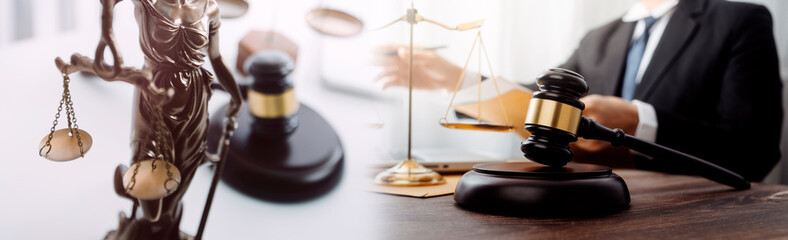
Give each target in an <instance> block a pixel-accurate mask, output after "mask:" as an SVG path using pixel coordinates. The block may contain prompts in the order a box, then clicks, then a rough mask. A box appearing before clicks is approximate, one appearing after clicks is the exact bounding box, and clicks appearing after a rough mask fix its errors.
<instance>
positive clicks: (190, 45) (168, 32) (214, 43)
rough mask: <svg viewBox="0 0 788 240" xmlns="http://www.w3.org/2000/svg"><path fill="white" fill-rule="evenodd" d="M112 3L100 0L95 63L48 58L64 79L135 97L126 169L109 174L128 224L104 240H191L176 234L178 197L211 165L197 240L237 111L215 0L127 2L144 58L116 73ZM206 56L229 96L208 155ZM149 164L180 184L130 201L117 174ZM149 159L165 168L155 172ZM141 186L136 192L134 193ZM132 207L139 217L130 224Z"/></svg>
mask: <svg viewBox="0 0 788 240" xmlns="http://www.w3.org/2000/svg"><path fill="white" fill-rule="evenodd" d="M119 1H120V0H117V1H116V0H101V3H102V4H103V12H102V34H101V41H100V42H99V45H98V49H97V51H96V55H95V61H94V60H91V59H90V58H88V57H85V56H82V55H80V54H74V55H72V56H71V62H70V63H65V62H64V61H63V60H61V59H60V58H58V59H56V64H57V65H58V68H59V69H60V70H61V71H62V72H63V73H64V74H69V73H73V72H77V71H87V72H91V73H94V74H96V75H98V76H99V77H101V78H102V79H104V80H106V81H117V80H120V81H123V82H127V83H131V84H133V85H135V86H136V92H137V93H138V94H137V96H136V97H135V102H134V106H135V109H134V117H133V118H134V126H133V137H132V148H133V151H132V153H133V155H132V159H131V161H132V167H131V168H128V169H127V168H126V167H125V166H123V165H121V166H119V167H118V168H117V169H116V172H115V190H116V192H117V193H118V194H119V195H121V196H123V197H126V198H129V199H131V200H132V201H134V208H133V210H132V213H131V217H129V218H127V217H125V215H124V214H123V213H121V216H120V225H119V227H118V229H117V230H116V231H112V232H110V233H109V234H108V235H107V239H191V237H190V236H187V235H186V234H184V233H182V232H180V230H179V229H178V225H179V223H180V218H181V213H182V205H181V198H182V197H183V194H184V193H185V192H186V189H187V188H188V185H189V182H190V181H191V178H192V177H193V175H194V172H195V170H196V169H197V167H198V166H199V165H201V164H202V163H205V162H216V163H218V167H217V169H216V176H214V181H213V183H212V186H211V191H210V192H209V197H208V202H207V206H206V210H204V213H203V221H202V222H201V225H200V230H199V231H198V234H197V238H198V239H199V238H200V235H201V233H202V228H203V227H204V222H205V218H206V216H207V210H208V209H209V208H210V202H211V199H212V196H213V191H214V189H215V185H216V182H217V180H218V178H217V176H218V175H219V174H221V170H222V166H223V164H222V161H221V158H223V154H224V152H225V149H226V148H227V147H226V145H227V144H228V143H229V137H230V136H231V135H232V132H233V131H234V130H235V125H236V124H235V116H236V115H237V113H238V110H239V108H240V105H241V94H240V91H239V90H238V87H237V85H236V83H235V80H234V78H233V76H232V74H231V73H230V71H229V70H228V69H227V67H226V66H225V64H224V62H223V61H222V57H221V54H220V53H219V42H218V39H219V36H218V29H219V25H220V23H219V9H218V6H217V3H216V1H215V0H132V1H133V3H134V9H135V16H136V19H137V24H138V25H139V28H140V31H139V32H140V45H141V47H142V51H143V52H144V53H145V65H144V67H143V68H142V69H136V68H132V67H124V66H122V64H123V61H122V57H121V55H120V52H119V51H118V50H117V45H116V43H115V39H114V34H113V31H112V18H113V17H112V12H113V8H114V6H115V4H116V3H117V2H119ZM107 47H109V48H110V51H111V52H112V56H113V60H114V62H113V63H112V65H109V64H106V63H104V61H103V56H104V52H105V50H106V48H107ZM206 56H208V57H209V58H210V60H211V65H212V66H213V69H214V72H215V73H216V77H217V78H218V80H219V83H220V84H221V85H222V86H223V87H224V89H228V90H229V91H228V92H229V93H230V95H231V96H232V100H231V103H230V107H229V108H228V110H227V111H226V112H225V113H226V116H227V117H226V121H225V124H224V126H225V127H224V133H223V136H222V138H223V139H225V140H223V141H219V144H220V145H221V146H220V147H219V148H218V149H219V151H218V153H217V154H216V155H213V154H209V153H208V152H207V151H206V135H207V128H208V111H207V107H208V100H209V99H210V96H211V90H210V84H211V82H212V81H213V76H212V75H211V73H210V72H208V71H207V70H205V69H204V68H202V65H203V63H204V61H205V60H204V59H205V57H206ZM150 159H153V160H152V161H153V162H154V164H150V166H151V167H152V168H153V169H156V167H157V166H165V165H166V167H167V174H168V175H170V176H171V172H170V167H171V165H172V167H174V169H176V170H178V171H179V173H180V177H181V178H180V179H179V180H178V181H177V182H167V183H164V185H166V186H164V188H166V191H167V195H162V196H160V197H158V199H153V200H149V199H146V198H145V197H139V195H137V197H135V194H133V193H132V192H131V191H130V190H132V188H133V187H134V186H132V185H131V184H128V183H124V173H128V172H130V171H132V169H134V168H135V166H136V169H134V171H133V172H134V175H136V174H137V171H138V170H139V171H142V170H140V169H142V168H140V165H142V164H141V162H143V161H146V160H147V161H151V160H150ZM157 160H159V161H163V162H164V163H165V164H158V165H156V164H155V163H156V161H157ZM160 163H161V162H160ZM170 164H171V165H170ZM151 171H153V170H151ZM173 171H175V170H173ZM176 172H177V171H176ZM126 175H128V174H126ZM137 177H138V179H137V181H141V180H140V179H139V178H140V177H141V176H137ZM172 179H173V178H172V177H170V178H169V179H168V181H169V180H172ZM132 181H134V177H132ZM173 183H174V184H173ZM168 184H169V185H168ZM138 185H140V184H138ZM142 187H143V186H142V185H140V186H137V190H139V188H142ZM142 190H145V189H142ZM138 207H140V208H141V210H142V211H141V212H142V217H136V212H137V208H138Z"/></svg>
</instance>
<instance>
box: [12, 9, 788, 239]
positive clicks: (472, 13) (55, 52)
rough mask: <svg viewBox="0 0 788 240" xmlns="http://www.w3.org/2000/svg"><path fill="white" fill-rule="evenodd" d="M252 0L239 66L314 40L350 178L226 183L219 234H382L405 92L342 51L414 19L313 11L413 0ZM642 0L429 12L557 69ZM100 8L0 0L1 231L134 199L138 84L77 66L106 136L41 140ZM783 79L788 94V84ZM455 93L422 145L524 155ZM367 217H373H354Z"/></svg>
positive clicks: (431, 99)
mask: <svg viewBox="0 0 788 240" xmlns="http://www.w3.org/2000/svg"><path fill="white" fill-rule="evenodd" d="M250 2H251V3H250V5H251V9H250V11H249V13H248V15H247V16H245V17H243V18H241V19H233V20H224V21H223V24H222V28H221V30H220V33H221V35H222V36H221V41H222V53H223V55H224V58H225V60H226V62H227V65H228V66H235V57H236V53H237V42H238V40H239V39H240V38H241V37H242V36H243V35H244V34H245V33H246V32H247V31H249V30H251V29H272V28H273V29H274V30H277V31H280V32H283V33H284V34H285V35H287V36H289V37H290V38H292V39H293V40H294V41H295V42H296V43H298V44H299V45H300V47H301V53H300V55H299V62H298V65H297V68H296V72H295V73H294V78H295V79H296V86H297V94H298V97H299V99H300V100H301V101H303V102H305V103H307V104H309V105H311V106H313V107H314V108H316V110H317V111H318V112H320V113H322V114H323V115H324V116H325V117H326V118H327V119H328V120H329V122H330V123H331V124H332V125H334V127H335V128H337V130H338V132H339V134H340V137H341V138H342V141H343V142H344V144H345V148H346V150H347V155H346V161H347V169H346V170H347V171H346V173H347V177H345V179H344V180H343V181H342V183H341V184H340V187H339V188H338V189H337V190H335V191H333V192H332V193H330V194H329V195H327V196H325V197H323V198H320V199H317V200H315V201H311V202H307V203H302V204H295V205H288V204H273V203H267V202H261V201H257V200H254V199H251V198H248V197H245V196H243V195H240V194H239V193H237V192H235V191H233V190H232V189H229V188H227V187H226V186H225V185H220V187H219V190H218V192H217V199H216V202H215V203H214V210H213V211H212V215H211V217H212V220H211V222H210V223H209V224H208V228H209V229H208V230H207V231H206V234H207V235H206V236H207V237H209V238H210V239H226V237H225V236H227V235H228V234H242V236H246V235H248V234H254V233H258V234H260V235H263V234H265V235H268V236H273V237H275V238H276V237H279V238H314V237H318V236H324V235H325V236H339V235H338V234H340V233H342V234H346V233H345V232H351V233H350V234H357V235H353V236H361V237H364V238H366V237H367V236H369V234H374V232H375V231H376V230H375V229H377V228H378V227H380V226H377V225H375V224H374V223H375V221H374V220H376V219H375V218H374V210H369V211H366V210H367V209H368V208H371V207H373V206H374V204H371V203H370V201H373V200H374V198H369V196H367V195H366V194H362V193H360V190H359V189H360V188H361V187H359V185H363V184H364V182H363V181H364V180H363V179H366V177H369V176H368V175H369V174H368V172H367V171H366V168H365V166H366V165H365V164H368V163H374V162H377V161H379V160H397V159H400V158H402V157H404V151H405V150H404V148H405V144H406V133H405V129H406V125H405V123H406V122H405V121H406V118H405V117H406V115H405V114H406V113H407V112H406V108H405V107H406V102H404V101H405V96H406V92H405V91H404V90H403V89H388V90H386V91H383V90H381V89H380V85H379V84H377V85H376V83H374V82H373V79H372V77H373V76H374V74H375V73H376V71H377V69H375V68H371V67H368V66H360V65H359V66H358V68H355V66H353V68H351V69H343V67H342V66H338V65H336V64H334V65H332V64H330V63H329V62H339V63H344V62H347V61H358V59H366V58H369V52H368V51H369V48H371V47H373V46H377V45H379V44H384V43H407V24H405V23H398V24H396V25H394V26H392V27H390V28H388V29H385V30H380V31H374V32H365V33H364V34H362V35H361V36H357V37H354V38H349V39H339V38H333V37H327V36H321V35H319V34H317V33H316V32H314V31H312V30H311V29H310V28H309V27H308V26H307V25H306V23H305V22H304V14H306V12H307V11H308V10H310V9H313V8H315V7H318V6H324V7H330V8H335V9H342V10H345V11H348V12H349V13H351V14H354V15H356V16H358V17H359V18H360V19H362V20H363V21H364V23H365V28H366V29H372V28H375V27H377V26H381V25H383V24H385V23H388V22H389V21H391V20H393V19H395V18H398V17H399V16H401V15H403V14H404V13H405V9H406V8H407V7H408V6H409V5H410V1H404V0H395V1H364V0H323V1H318V0H311V1H287V2H286V1H275V0H252V1H250ZM633 2H634V0H592V1H589V0H554V1H536V0H526V1H522V0H494V1H478V0H475V1H474V0H430V1H416V8H417V9H418V10H419V12H420V13H421V14H422V15H424V16H425V17H429V18H431V19H433V20H436V21H440V22H443V23H446V24H447V25H455V24H458V23H462V22H467V21H471V20H476V19H487V21H486V23H485V24H484V26H483V28H482V34H483V37H484V39H485V41H486V43H487V47H488V49H489V53H490V57H491V62H492V66H493V68H494V69H495V73H496V75H499V76H503V77H505V78H507V79H509V80H512V81H516V82H519V83H530V82H533V81H534V78H535V77H536V76H537V75H538V74H540V73H541V72H542V71H544V70H545V69H547V68H550V67H555V66H557V65H558V64H560V63H562V62H563V61H564V60H565V59H566V58H567V57H568V56H569V55H570V54H571V53H572V51H574V49H575V48H576V47H577V44H578V42H579V40H580V38H582V37H583V36H584V34H585V33H586V32H587V31H589V30H591V29H593V28H595V27H598V26H600V25H602V24H604V23H606V22H608V21H611V20H614V19H617V18H620V17H621V15H623V13H624V12H625V11H626V10H627V9H628V8H629V7H630V6H631V4H632V3H633ZM753 2H756V3H759V4H763V5H765V6H766V7H768V8H769V9H770V11H771V13H772V16H773V19H774V31H775V37H776V41H777V44H778V51H779V54H780V58H781V73H782V75H783V80H784V81H785V80H786V79H788V2H786V1H780V0H758V1H753ZM132 8H133V6H132V4H131V3H130V2H129V0H126V1H123V2H122V3H120V4H119V5H118V7H117V8H116V10H115V13H116V14H115V15H116V16H115V31H116V34H117V35H118V41H119V43H120V45H121V49H122V51H123V56H124V58H125V63H126V64H128V65H133V66H138V67H139V66H141V64H142V62H143V55H142V53H141V52H140V51H139V46H138V44H139V43H138V35H137V31H138V30H137V26H136V23H135V20H134V16H133V13H132ZM99 13H100V4H99V3H98V1H97V0H0V74H2V76H3V77H2V79H1V80H0V90H2V93H0V126H3V129H4V130H3V131H0V137H2V140H0V150H2V152H3V153H5V154H6V158H5V160H2V162H3V163H4V164H3V167H0V192H2V196H3V197H2V198H0V239H44V238H62V239H98V238H100V237H103V234H104V233H105V232H106V231H107V230H110V229H113V228H114V227H115V225H116V220H117V218H116V216H117V212H118V211H121V210H123V211H128V208H129V207H130V205H131V204H130V203H129V202H127V201H124V200H121V199H119V198H118V197H116V196H115V194H114V193H113V191H112V188H111V176H112V171H113V170H114V167H115V166H116V165H117V164H119V163H124V164H128V158H129V156H130V153H129V152H130V151H129V149H128V139H129V137H128V136H129V135H128V133H129V126H131V123H130V115H131V111H130V110H131V109H130V107H131V98H132V88H131V86H127V85H125V84H120V83H105V82H101V81H99V80H96V79H93V78H88V77H84V76H81V75H79V74H75V75H74V76H72V79H74V80H73V82H74V83H73V84H72V92H73V95H74V102H75V103H74V104H75V107H76V111H77V116H78V117H79V123H80V126H82V127H83V128H85V129H87V130H89V131H91V133H92V134H94V139H96V145H95V146H94V149H93V150H91V152H90V154H88V156H87V157H86V158H85V159H80V160H76V161H74V162H69V163H53V162H48V161H47V160H44V159H42V158H40V157H38V156H36V153H35V152H36V150H37V149H36V146H37V143H38V141H39V140H40V138H41V137H42V136H44V135H45V134H46V133H47V131H48V129H49V127H51V121H52V117H53V115H54V112H55V110H56V104H57V101H58V100H59V94H60V92H61V91H62V89H61V88H60V81H61V79H60V78H59V73H58V72H57V70H56V69H55V67H54V64H53V59H54V58H55V57H57V56H60V57H63V58H67V57H68V56H69V55H70V54H71V53H74V52H80V53H83V54H85V55H88V56H92V55H93V52H94V51H95V47H96V43H97V42H98V37H99V32H100V25H99ZM474 34H476V31H468V32H452V31H446V30H443V29H440V28H438V27H436V26H430V25H428V24H423V23H422V24H418V25H417V26H416V30H415V42H416V44H417V45H422V46H440V45H446V46H447V48H445V49H441V50H438V52H439V53H440V54H441V55H442V56H444V57H445V58H447V59H448V60H450V61H452V62H454V63H456V64H461V63H462V62H463V61H464V60H465V58H466V57H467V53H468V50H469V47H470V45H471V42H472V41H473V37H474ZM543 36H549V37H543ZM342 53H347V54H342ZM338 55H343V56H338ZM346 60H347V61H346ZM471 66H474V65H473V64H472V65H471ZM206 67H208V66H206ZM208 69H210V68H209V67H208ZM337 70H341V71H337ZM238 79H239V80H240V79H242V78H241V77H240V76H238ZM783 90H784V95H788V88H785V87H784V88H783ZM448 97H449V95H447V94H446V93H445V92H441V91H417V92H416V94H415V97H414V99H415V100H414V107H415V109H414V123H415V125H414V148H416V149H419V148H420V149H425V148H453V149H466V148H472V149H477V150H479V151H485V152H489V153H492V154H494V155H495V157H498V158H517V157H521V153H520V152H519V143H520V141H521V139H519V138H518V137H517V136H515V135H514V134H501V133H484V132H472V131H457V130H448V129H443V128H441V127H440V126H439V125H438V124H437V122H438V119H439V118H440V116H442V115H443V111H444V110H445V108H446V106H447V104H448V101H449V100H448ZM226 101H227V98H226V96H224V95H223V94H216V95H215V99H214V100H213V101H212V108H215V107H217V106H218V105H219V104H222V103H224V102H226ZM784 106H788V103H784ZM786 119H788V118H786ZM370 122H382V123H384V125H383V126H384V127H383V128H380V129H370V128H367V127H365V126H366V125H367V124H368V123H370ZM786 122H788V121H786ZM786 133H788V127H784V128H783V135H784V137H783V139H785V136H786V135H788V134H786ZM783 142H784V143H783V152H784V156H783V161H782V162H781V164H780V166H778V167H777V168H775V171H774V172H773V174H771V175H770V177H769V178H768V179H767V182H771V183H777V182H781V183H788V174H781V173H788V165H787V164H784V162H785V160H786V159H788V157H786V156H785V155H788V154H785V152H786V151H788V147H787V146H786V145H788V144H785V140H783ZM210 176H211V175H210V172H209V171H208V170H207V169H205V168H203V169H201V170H199V171H198V176H197V177H196V178H195V180H194V183H193V184H192V186H191V187H190V191H189V194H187V197H186V199H185V200H184V201H185V203H186V212H185V215H184V222H183V224H182V227H183V229H184V230H186V231H187V232H189V231H194V230H192V229H196V226H197V222H198V221H199V214H200V212H201V207H202V204H203V201H204V197H205V193H206V192H207V186H208V182H209V181H210ZM349 179H351V180H349ZM352 179H361V180H352ZM332 220H339V221H332ZM39 224H40V225H39ZM299 224H300V225H307V226H311V227H312V228H311V229H312V230H310V231H303V230H299V231H293V229H292V226H295V225H299ZM321 224H322V225H321ZM357 225H361V226H365V227H363V228H358V227H354V226H357ZM34 226H42V227H40V228H39V227H36V228H34ZM321 226H323V227H321ZM192 233H193V232H192ZM326 234H328V235H326ZM212 236H213V237H212ZM343 236H344V235H343Z"/></svg>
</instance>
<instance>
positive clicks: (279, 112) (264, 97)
mask: <svg viewBox="0 0 788 240" xmlns="http://www.w3.org/2000/svg"><path fill="white" fill-rule="evenodd" d="M247 102H248V104H249V111H250V112H252V115H254V116H255V117H259V118H281V117H286V116H290V115H292V114H294V113H295V112H296V111H298V100H296V97H295V91H294V88H290V89H287V90H285V91H284V92H283V93H280V94H266V93H260V92H257V91H255V90H252V89H249V92H247Z"/></svg>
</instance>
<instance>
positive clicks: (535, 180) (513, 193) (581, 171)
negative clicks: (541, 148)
mask: <svg viewBox="0 0 788 240" xmlns="http://www.w3.org/2000/svg"><path fill="white" fill-rule="evenodd" d="M454 200H455V201H456V202H457V203H458V204H459V205H460V206H462V207H464V208H467V209H470V210H474V211H481V212H487V213H494V214H502V215H514V216H534V217H570V216H588V215H600V214H609V213H615V212H619V211H622V210H624V209H627V208H628V207H629V201H630V199H629V190H628V189H627V185H626V183H624V180H623V179H621V177H619V176H618V175H616V174H615V173H613V172H612V170H611V169H610V168H608V167H603V166H597V165H590V164H574V163H570V164H567V165H566V166H564V167H549V166H545V165H541V164H537V163H488V164H479V165H476V166H474V167H473V170H471V171H468V172H467V173H465V175H463V176H462V178H460V181H459V183H458V184H457V189H456V191H455V193H454Z"/></svg>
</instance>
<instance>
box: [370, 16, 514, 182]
mask: <svg viewBox="0 0 788 240" xmlns="http://www.w3.org/2000/svg"><path fill="white" fill-rule="evenodd" d="M400 21H405V22H407V23H408V24H410V36H409V38H410V42H409V44H408V158H407V159H405V160H402V161H401V162H400V163H398V164H397V165H395V166H394V167H391V168H389V169H386V170H385V171H383V172H381V173H378V174H377V175H376V176H375V183H376V184H381V185H390V186H423V185H437V184H443V183H445V182H446V181H445V180H444V179H443V177H442V176H441V175H440V174H438V173H437V172H435V171H433V170H431V169H429V168H426V167H424V166H422V165H421V164H419V163H418V162H416V160H414V159H413V157H412V155H411V149H412V138H413V134H412V130H413V129H412V126H413V25H415V24H416V23H419V22H428V23H432V24H435V25H437V26H439V27H442V28H445V29H448V30H454V31H466V30H471V29H476V28H479V27H481V25H482V24H483V23H484V19H482V20H477V21H472V22H467V23H463V24H460V25H457V26H456V27H450V26H447V25H445V24H442V23H439V22H436V21H433V20H430V19H427V18H425V17H423V16H422V15H421V14H419V13H418V11H417V10H416V9H415V8H414V4H413V2H411V4H410V8H408V10H407V12H406V13H405V15H403V16H402V17H400V18H398V19H396V20H394V21H392V22H391V23H388V24H386V25H384V26H382V27H380V28H377V29H383V28H387V27H389V26H391V25H393V24H394V23H397V22H400ZM377 29H376V30H377ZM477 42H478V45H479V48H478V51H479V53H478V55H479V73H478V77H477V79H478V82H479V87H478V92H479V99H478V111H479V113H478V123H476V124H469V123H449V122H448V120H447V117H448V115H449V113H450V111H451V107H452V105H453V103H454V99H455V97H456V96H457V91H458V90H459V89H460V86H462V80H463V79H464V78H465V72H466V69H467V68H468V63H469V62H470V60H471V56H472V55H473V50H474V49H475V48H476V45H477ZM482 51H484V56H485V58H486V60H487V64H488V67H489V70H490V77H491V78H492V80H493V83H494V85H495V91H496V93H497V94H498V102H499V103H500V105H501V109H504V106H503V100H502V99H501V92H500V90H499V88H498V83H497V80H496V79H495V74H494V73H493V72H492V65H491V64H490V57H489V55H488V54H487V48H486V47H485V46H484V41H483V40H482V35H481V31H479V32H478V33H477V34H476V38H475V39H474V41H473V45H472V47H471V51H470V53H469V54H468V58H467V59H466V60H465V65H464V66H463V68H462V73H461V74H460V77H459V79H458V80H457V84H456V86H455V88H454V94H453V95H452V97H451V101H450V102H449V106H448V108H447V109H446V113H445V114H444V115H443V118H441V120H440V121H439V123H440V124H441V125H442V126H444V127H446V128H451V129H465V130H481V131H494V132H512V131H514V130H515V129H514V125H513V124H512V123H511V122H510V121H509V116H508V115H507V114H506V111H504V119H506V123H507V124H506V125H496V124H488V123H483V122H482V120H481V117H482V116H481V114H482V111H481V110H482V109H481V108H482V107H481V96H482V94H481V82H482V76H481V68H482V67H481V66H482Z"/></svg>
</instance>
